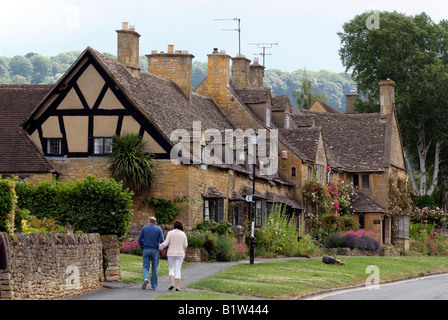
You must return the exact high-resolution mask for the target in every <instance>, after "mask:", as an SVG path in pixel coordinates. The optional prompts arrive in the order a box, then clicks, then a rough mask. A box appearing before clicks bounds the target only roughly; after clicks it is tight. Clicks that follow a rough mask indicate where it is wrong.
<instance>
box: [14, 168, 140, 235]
mask: <svg viewBox="0 0 448 320" xmlns="http://www.w3.org/2000/svg"><path fill="white" fill-rule="evenodd" d="M16 191H17V195H18V206H19V207H20V208H22V209H27V210H29V211H30V212H31V213H32V214H33V215H34V216H36V217H37V218H38V219H43V218H47V219H49V218H54V220H55V223H56V224H58V225H68V224H69V225H71V226H73V228H74V229H76V230H81V231H83V232H86V233H99V234H102V235H110V234H114V235H117V236H118V237H120V236H122V235H123V234H125V233H126V232H127V230H128V228H129V222H130V220H131V217H132V211H131V207H132V192H129V191H128V190H125V191H123V190H122V183H121V182H116V181H115V180H113V179H103V180H99V179H96V178H94V177H93V176H90V175H88V176H87V177H86V178H85V179H84V180H78V181H76V182H57V181H55V180H54V179H53V180H51V181H49V182H40V183H38V184H37V185H31V184H28V183H20V184H17V186H16Z"/></svg>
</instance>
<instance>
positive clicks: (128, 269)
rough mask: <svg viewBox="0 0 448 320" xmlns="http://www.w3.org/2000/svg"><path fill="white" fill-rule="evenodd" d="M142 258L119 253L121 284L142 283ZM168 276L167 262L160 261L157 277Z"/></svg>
mask: <svg viewBox="0 0 448 320" xmlns="http://www.w3.org/2000/svg"><path fill="white" fill-rule="evenodd" d="M142 264H143V258H142V257H141V256H136V255H132V254H126V253H120V265H121V281H122V282H123V283H128V284H130V283H133V284H135V283H140V282H142V266H143V265H142ZM165 274H168V261H167V260H163V259H160V260H159V269H158V275H159V276H162V275H165Z"/></svg>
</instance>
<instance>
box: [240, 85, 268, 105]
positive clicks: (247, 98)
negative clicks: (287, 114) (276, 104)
mask: <svg viewBox="0 0 448 320" xmlns="http://www.w3.org/2000/svg"><path fill="white" fill-rule="evenodd" d="M234 90H235V92H236V94H237V95H238V97H239V98H240V99H241V101H242V102H243V103H245V104H255V103H267V102H269V101H270V99H271V89H270V88H267V87H263V88H244V89H238V88H235V89H234Z"/></svg>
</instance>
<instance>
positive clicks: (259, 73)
mask: <svg viewBox="0 0 448 320" xmlns="http://www.w3.org/2000/svg"><path fill="white" fill-rule="evenodd" d="M263 78H264V67H263V66H262V65H261V64H259V63H258V58H255V59H254V63H253V64H251V66H250V86H251V87H254V88H262V87H263Z"/></svg>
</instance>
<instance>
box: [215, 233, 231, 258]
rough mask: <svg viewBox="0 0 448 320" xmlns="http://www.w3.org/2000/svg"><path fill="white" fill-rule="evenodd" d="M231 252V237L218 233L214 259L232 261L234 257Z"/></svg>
mask: <svg viewBox="0 0 448 320" xmlns="http://www.w3.org/2000/svg"><path fill="white" fill-rule="evenodd" d="M232 253H233V239H231V238H230V237H228V236H225V235H220V236H219V237H218V243H217V244H216V260H217V261H222V262H229V261H232V260H234V259H235V258H234V256H233V255H232Z"/></svg>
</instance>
